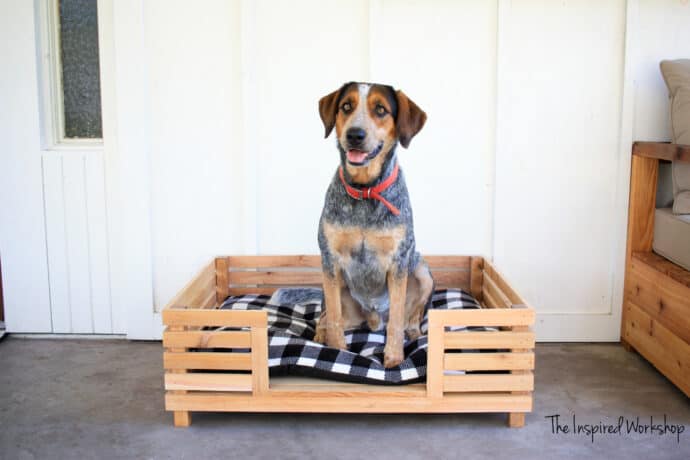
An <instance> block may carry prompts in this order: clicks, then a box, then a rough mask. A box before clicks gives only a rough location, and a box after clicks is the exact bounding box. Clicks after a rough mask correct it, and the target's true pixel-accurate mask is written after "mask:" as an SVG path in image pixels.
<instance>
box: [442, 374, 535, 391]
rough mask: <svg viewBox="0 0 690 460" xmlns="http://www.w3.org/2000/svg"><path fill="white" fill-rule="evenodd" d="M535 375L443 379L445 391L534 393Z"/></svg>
mask: <svg viewBox="0 0 690 460" xmlns="http://www.w3.org/2000/svg"><path fill="white" fill-rule="evenodd" d="M533 389H534V375H533V374H532V373H531V372H530V373H529V374H467V375H446V376H444V377H443V391H446V392H467V391H471V392H474V391H479V392H482V391H532V390H533Z"/></svg>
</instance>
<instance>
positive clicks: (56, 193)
mask: <svg viewBox="0 0 690 460" xmlns="http://www.w3.org/2000/svg"><path fill="white" fill-rule="evenodd" d="M62 177H63V173H62V156H61V155H59V154H52V155H44V156H43V200H44V206H45V218H46V248H47V251H48V257H47V259H48V274H49V280H50V313H51V317H52V324H53V330H52V332H55V333H70V332H72V313H71V311H70V298H69V294H70V286H69V264H68V261H67V247H66V244H67V236H66V232H65V197H64V193H63V180H62Z"/></svg>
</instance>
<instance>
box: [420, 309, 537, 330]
mask: <svg viewBox="0 0 690 460" xmlns="http://www.w3.org/2000/svg"><path fill="white" fill-rule="evenodd" d="M432 318H438V320H437V321H439V322H440V323H441V324H443V325H444V326H530V325H532V324H534V319H535V315H534V310H532V309H530V308H521V309H510V308H494V309H490V310H431V311H429V321H431V320H432Z"/></svg>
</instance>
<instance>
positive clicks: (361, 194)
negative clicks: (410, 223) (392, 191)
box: [340, 163, 400, 216]
mask: <svg viewBox="0 0 690 460" xmlns="http://www.w3.org/2000/svg"><path fill="white" fill-rule="evenodd" d="M398 169H399V168H398V163H395V168H393V172H392V173H391V175H390V176H388V177H387V178H386V180H384V181H383V182H381V183H380V184H379V185H377V186H376V187H367V188H363V189H361V190H360V189H358V188H354V187H351V186H350V185H348V183H347V182H345V176H344V175H343V167H342V166H341V167H340V182H342V183H343V185H344V186H345V190H346V191H347V194H348V195H350V196H351V197H352V198H354V199H355V200H368V199H373V200H378V201H380V202H381V203H383V204H384V206H385V207H387V208H388V209H389V210H390V212H392V213H393V215H395V216H398V215H400V210H399V209H398V208H396V207H395V206H393V205H392V204H391V203H390V202H389V201H388V200H386V199H385V198H384V197H382V196H381V192H383V191H384V190H386V189H387V188H388V187H390V186H391V185H393V183H394V182H395V180H396V179H397V178H398Z"/></svg>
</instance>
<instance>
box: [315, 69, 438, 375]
mask: <svg viewBox="0 0 690 460" xmlns="http://www.w3.org/2000/svg"><path fill="white" fill-rule="evenodd" d="M319 115H320V116H321V120H322V121H323V125H324V127H325V132H326V135H325V137H326V138H327V137H328V136H329V135H330V133H331V131H333V128H335V131H336V136H337V138H336V145H337V148H338V151H339V153H340V167H339V168H338V170H337V171H336V173H335V175H334V177H333V180H332V181H331V183H330V185H329V187H328V190H327V192H326V198H325V204H324V207H323V211H322V214H321V219H320V221H319V229H318V242H319V249H320V251H321V261H322V269H323V291H324V304H325V306H324V311H323V313H322V315H321V317H320V318H319V321H318V324H317V327H316V335H315V340H316V341H318V342H321V343H325V344H327V345H329V346H331V347H336V348H340V349H347V344H346V343H345V335H344V330H345V329H350V328H353V327H356V326H359V325H361V324H362V323H363V322H364V321H366V323H367V324H368V327H369V328H370V329H371V330H373V331H376V330H379V329H381V328H383V327H386V345H385V348H384V363H383V364H384V366H385V367H386V368H391V367H395V366H397V365H399V364H400V363H401V362H402V361H403V359H404V350H403V345H404V339H405V333H407V334H408V336H409V337H410V338H411V339H415V338H417V337H419V336H420V335H421V331H420V328H419V325H420V322H421V320H422V318H423V316H424V311H425V306H426V304H427V302H428V301H429V299H430V297H431V293H432V291H433V288H434V282H433V278H432V276H431V272H430V271H429V267H428V265H427V264H426V262H424V260H423V259H422V257H421V256H420V254H419V253H418V252H417V250H416V247H415V238H414V227H413V219H412V208H411V205H410V198H409V195H408V192H407V187H406V185H405V179H404V177H403V173H402V170H401V169H400V167H399V165H398V158H397V154H396V149H397V146H398V144H400V145H402V146H403V147H405V148H407V147H408V146H409V145H410V141H411V140H412V138H413V137H414V136H415V135H416V134H417V133H418V132H419V131H420V130H421V129H422V127H423V126H424V123H425V122H426V113H424V111H423V110H421V109H420V108H419V107H418V106H417V105H416V104H415V103H414V102H412V100H410V99H409V98H408V97H407V96H406V95H405V94H404V93H403V92H402V91H399V90H398V91H396V90H395V89H393V87H391V86H388V85H381V84H372V83H358V82H350V83H346V84H344V85H343V86H342V87H340V88H339V89H337V90H336V91H334V92H332V93H330V94H328V95H326V96H324V97H323V98H321V99H320V100H319ZM386 323H387V325H386Z"/></svg>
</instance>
